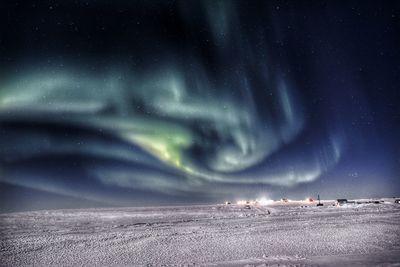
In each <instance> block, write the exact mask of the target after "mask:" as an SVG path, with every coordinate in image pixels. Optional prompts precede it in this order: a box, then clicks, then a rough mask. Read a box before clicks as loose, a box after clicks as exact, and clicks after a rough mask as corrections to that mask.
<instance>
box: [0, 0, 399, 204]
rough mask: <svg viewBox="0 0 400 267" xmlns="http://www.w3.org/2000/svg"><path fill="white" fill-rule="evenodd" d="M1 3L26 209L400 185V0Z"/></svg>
mask: <svg viewBox="0 0 400 267" xmlns="http://www.w3.org/2000/svg"><path fill="white" fill-rule="evenodd" d="M1 5H2V6H3V7H2V8H1V13H2V15H1V19H0V20H1V21H0V22H1V33H2V34H1V43H0V48H1V50H0V60H1V61H0V64H1V65H0V67H1V69H0V73H1V74H0V148H1V149H0V187H1V188H2V192H3V193H4V192H7V194H5V193H4V194H3V197H2V200H3V201H4V203H11V204H12V205H11V206H13V207H15V209H23V208H26V207H27V208H29V207H32V206H33V208H37V207H48V206H49V204H48V203H46V198H48V200H49V201H50V202H51V201H53V203H56V204H54V205H53V206H54V207H66V206H71V205H69V204H68V203H70V202H68V201H70V200H68V198H71V199H78V200H82V201H83V200H84V201H89V202H82V203H83V204H81V205H82V206H85V205H87V206H91V205H93V203H100V205H149V204H165V203H166V204H173V203H204V202H212V201H222V200H224V199H233V200H234V199H235V198H237V197H242V196H245V197H252V196H255V197H258V196H267V197H271V198H280V197H282V196H289V197H301V198H303V196H306V195H316V194H318V193H320V194H323V195H324V196H326V197H331V198H336V197H374V196H375V195H385V196H392V194H393V195H394V194H399V193H400V191H399V185H400V183H399V177H398V174H399V171H400V168H399V166H400V142H399V140H398V138H397V136H400V135H399V132H400V131H399V129H400V124H399V120H400V108H399V107H398V100H399V98H400V95H399V92H400V91H399V90H398V85H399V77H400V75H399V74H400V69H399V68H398V65H397V64H396V62H398V60H399V51H398V49H396V47H400V44H399V37H398V34H396V33H398V31H399V29H400V28H399V17H400V13H399V7H398V4H396V3H395V2H393V3H391V2H386V3H384V4H383V3H379V2H377V1H365V2H362V3H361V2H359V3H358V2H346V3H344V2H343V3H339V2H336V3H334V2H327V3H325V2H323V1H318V2H299V1H269V2H266V1H261V2H258V1H248V2H246V1H132V2H129V1H113V3H110V2H108V1H75V2H70V3H63V2H59V1H37V2H36V1H31V2H30V1H24V2H18V1H17V2H15V1H5V2H3V3H2V4H1ZM11 26H12V27H11ZM21 192H22V193H21ZM27 192H29V193H27ZM43 194H48V195H46V196H45V197H44V196H43ZM41 195H42V196H41ZM58 196H60V197H58ZM37 199H39V200H37ZM19 201H20V202H21V203H20V204H18V202H19ZM35 201H36V202H35ZM29 202H32V203H36V204H32V206H29ZM66 203H67V204H66ZM35 205H36V206H35ZM74 205H75V204H74ZM76 205H77V206H80V204H76ZM24 206H26V207H24ZM53 206H51V207H53ZM2 208H4V207H2ZM5 209H7V208H5ZM8 209H11V208H8Z"/></svg>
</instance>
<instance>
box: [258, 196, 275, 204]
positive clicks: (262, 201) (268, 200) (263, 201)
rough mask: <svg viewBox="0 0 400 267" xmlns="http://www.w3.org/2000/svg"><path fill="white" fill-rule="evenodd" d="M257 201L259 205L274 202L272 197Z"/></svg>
mask: <svg viewBox="0 0 400 267" xmlns="http://www.w3.org/2000/svg"><path fill="white" fill-rule="evenodd" d="M258 203H260V205H268V204H272V203H274V201H273V200H272V199H267V198H261V199H259V200H258Z"/></svg>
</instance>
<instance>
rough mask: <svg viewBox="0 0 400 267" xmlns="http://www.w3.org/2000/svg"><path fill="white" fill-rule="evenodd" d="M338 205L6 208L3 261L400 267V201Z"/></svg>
mask: <svg viewBox="0 0 400 267" xmlns="http://www.w3.org/2000/svg"><path fill="white" fill-rule="evenodd" d="M332 204H333V202H325V205H324V206H323V207H316V206H315V204H304V203H274V204H272V205H268V206H252V207H251V209H245V208H244V206H239V205H208V206H182V207H150V208H118V209H115V208H114V209H81V210H47V211H33V212H21V213H8V214H1V215H0V265H3V266H27V265H40V266H43V265H46V266H49V265H51V266H59V265H63V266H82V265H90V266H99V265H100V266H110V265H118V266H121V265H134V266H137V265H139V266H143V265H144V266H170V265H173V266H278V265H279V266H310V265H312V266H376V265H379V266H400V242H399V241H400V204H395V203H393V200H391V201H390V202H389V201H386V202H385V203H381V204H373V203H371V204H353V205H347V206H343V207H334V206H332ZM269 213H270V214H269Z"/></svg>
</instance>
